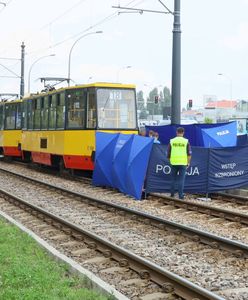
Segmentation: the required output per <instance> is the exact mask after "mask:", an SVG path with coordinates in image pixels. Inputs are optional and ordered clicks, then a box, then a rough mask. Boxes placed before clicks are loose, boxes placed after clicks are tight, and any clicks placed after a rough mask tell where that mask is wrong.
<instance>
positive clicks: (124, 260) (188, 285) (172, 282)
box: [0, 189, 224, 300]
mask: <svg viewBox="0 0 248 300" xmlns="http://www.w3.org/2000/svg"><path fill="white" fill-rule="evenodd" d="M0 193H1V194H2V195H3V197H4V199H5V200H7V201H9V202H10V203H13V201H14V204H16V203H17V205H18V206H20V207H21V208H22V209H26V208H28V209H27V210H28V211H30V209H31V210H34V211H35V214H34V215H37V217H39V218H40V219H43V217H42V216H45V218H44V219H45V221H46V222H47V221H48V220H47V217H48V218H50V219H52V220H55V221H56V222H57V223H59V224H62V225H63V226H66V227H68V229H69V231H70V234H71V235H72V236H74V237H75V238H77V239H80V237H79V235H83V236H84V238H83V241H84V242H85V243H86V244H88V246H89V247H90V248H92V249H94V250H98V251H100V252H101V253H103V254H104V255H105V256H106V257H109V258H112V259H114V260H116V261H118V262H119V263H120V265H121V266H126V267H129V268H130V269H132V270H134V271H136V272H138V273H139V274H140V276H141V278H146V279H150V280H151V281H153V282H155V283H157V284H158V285H159V286H161V287H162V288H163V289H164V290H165V292H170V293H171V292H174V293H176V294H177V295H178V296H180V297H182V298H183V299H186V300H192V299H195V300H196V299H199V300H200V299H201V300H207V299H208V300H224V298H222V297H221V296H218V295H216V294H214V293H212V292H211V291H209V290H207V289H204V288H202V287H200V286H198V285H196V284H194V283H192V282H190V281H188V280H187V279H184V278H183V277H181V276H178V275H176V274H174V273H172V272H170V271H168V270H166V269H164V268H162V267H160V266H158V265H156V264H155V263H153V262H151V261H148V260H147V259H144V258H142V257H140V256H138V255H136V254H134V253H132V252H130V251H128V250H126V249H124V248H121V247H119V246H117V245H115V244H112V243H111V242H109V241H108V240H106V239H104V238H102V237H100V236H98V235H96V234H94V233H92V232H90V231H88V230H85V229H82V228H81V227H79V226H77V225H75V224H73V223H71V222H69V221H66V220H64V219H63V218H60V217H58V216H56V215H54V214H52V213H50V212H48V211H46V210H44V209H43V208H40V207H38V206H36V205H33V204H31V203H29V202H27V201H25V200H23V199H21V198H19V197H16V196H15V195H12V194H11V193H9V192H7V191H5V190H4V189H0ZM49 223H50V224H51V222H49ZM63 230H64V231H65V229H63ZM65 232H66V233H68V230H66V231H65ZM85 237H86V239H85ZM106 249H107V250H106Z"/></svg>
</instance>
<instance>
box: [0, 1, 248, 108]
mask: <svg viewBox="0 0 248 300" xmlns="http://www.w3.org/2000/svg"><path fill="white" fill-rule="evenodd" d="M1 2H5V3H6V4H7V5H6V6H3V5H0V28H1V34H0V42H1V47H0V57H1V58H3V57H13V58H20V54H21V47H20V46H21V43H22V42H24V43H25V45H26V56H25V91H27V86H28V73H29V71H30V67H31V66H32V64H33V63H34V62H35V61H36V60H37V59H39V58H41V57H43V56H46V55H50V54H56V56H54V57H46V58H42V59H41V60H39V61H38V62H36V63H35V64H34V65H33V67H32V70H31V73H30V78H31V80H30V84H31V91H32V92H36V91H39V90H40V89H41V88H42V85H41V83H40V82H39V81H38V80H37V79H38V78H40V77H47V76H57V77H67V74H68V58H69V52H70V49H71V47H72V45H73V43H74V42H75V41H76V40H77V39H78V38H80V37H81V36H83V35H85V34H87V33H89V32H95V31H100V30H102V31H103V33H102V34H92V35H88V36H85V37H83V38H82V39H81V40H80V41H78V42H77V43H76V45H75V47H74V48H73V51H72V54H71V78H72V79H73V80H74V81H75V83H77V84H79V83H87V82H92V81H105V82H116V81H119V82H123V83H134V84H136V86H137V90H140V89H142V90H144V92H145V93H146V92H148V90H149V89H151V87H155V86H158V87H159V86H161V85H163V86H164V85H166V86H168V87H169V88H171V68H172V66H171V61H172V27H173V16H172V15H167V14H156V13H143V14H139V13H121V14H118V10H117V9H114V8H112V6H114V5H121V6H128V7H135V8H143V9H150V10H161V11H164V10H165V9H164V7H163V6H162V5H161V3H159V1H158V0H133V1H132V0H104V1H103V0H81V1H79V0H70V1H65V0H52V1H51V0H43V1H38V0H22V1H20V0H5V1H4V0H2V1H1ZM162 2H163V3H164V4H165V5H166V6H168V7H169V8H170V9H171V10H173V9H174V7H173V6H174V1H173V0H162ZM247 11H248V0H236V1H231V0H208V1H207V0H182V1H181V28H182V106H185V104H186V103H187V101H188V99H193V104H194V107H195V108H197V107H198V106H201V105H202V99H203V95H216V96H217V99H230V97H231V95H232V97H233V99H248V91H247V71H248V62H247V53H248V18H247ZM121 12H124V11H123V10H121ZM0 63H1V64H3V65H4V66H5V67H7V68H9V69H11V70H12V71H13V72H15V73H17V74H20V62H19V61H13V60H6V59H1V60H0ZM127 66H131V67H130V68H127ZM218 73H222V74H223V75H222V76H218ZM11 75H13V74H10V72H9V71H7V70H6V69H4V68H3V67H2V66H1V65H0V76H11ZM19 89H20V88H19V79H11V78H9V79H7V78H0V93H4V92H12V93H19Z"/></svg>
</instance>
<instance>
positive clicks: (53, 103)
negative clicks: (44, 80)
mask: <svg viewBox="0 0 248 300" xmlns="http://www.w3.org/2000/svg"><path fill="white" fill-rule="evenodd" d="M48 106H49V109H48V129H49V130H55V129H56V111H57V98H56V94H52V95H49V96H48Z"/></svg>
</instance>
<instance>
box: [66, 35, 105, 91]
mask: <svg viewBox="0 0 248 300" xmlns="http://www.w3.org/2000/svg"><path fill="white" fill-rule="evenodd" d="M97 33H103V31H95V32H89V33H86V34H84V35H82V36H80V37H79V38H78V39H77V40H76V41H75V42H74V43H73V45H72V46H71V49H70V53H69V59H68V76H67V80H68V86H70V81H71V53H72V50H73V48H74V46H75V45H76V43H77V42H78V41H80V40H81V39H82V38H84V37H86V36H87V35H91V34H97Z"/></svg>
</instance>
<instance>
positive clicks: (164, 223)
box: [1, 169, 248, 257]
mask: <svg viewBox="0 0 248 300" xmlns="http://www.w3.org/2000/svg"><path fill="white" fill-rule="evenodd" d="M1 171H4V172H6V173H10V174H11V175H13V176H16V177H20V178H22V179H25V180H27V181H30V182H35V183H37V184H39V185H44V186H47V187H49V188H50V189H51V190H57V191H61V192H62V193H66V194H67V195H68V196H74V197H75V198H77V199H78V200H79V201H84V202H87V204H90V205H94V206H98V207H101V208H102V209H105V210H107V211H108V210H109V211H113V210H115V211H119V213H120V212H121V211H122V212H123V213H126V214H129V215H130V218H137V219H140V220H141V221H144V222H145V223H146V224H151V225H154V226H157V227H159V228H160V229H165V230H170V231H171V232H173V233H175V234H182V235H184V236H186V237H187V238H190V239H192V240H193V241H198V242H201V243H203V244H206V245H209V246H211V247H212V248H214V249H223V250H226V251H230V252H232V253H233V254H235V255H236V256H237V257H248V245H246V244H244V243H241V242H236V241H233V240H230V239H228V238H224V237H220V236H217V235H215V234H211V233H209V232H205V231H202V230H199V229H195V228H192V227H189V226H186V225H182V224H179V223H176V222H173V221H168V220H166V219H163V218H161V217H156V216H154V215H151V214H148V213H146V212H141V211H137V210H134V209H132V208H128V207H125V206H122V205H119V204H115V203H110V202H106V201H104V200H100V199H97V198H94V197H91V196H89V195H86V194H84V193H78V192H74V191H70V190H68V189H65V188H62V187H58V186H54V185H52V184H50V183H47V182H43V181H39V180H37V179H34V178H31V177H28V176H25V175H22V174H17V173H14V172H12V171H8V170H2V169H1ZM173 199H174V198H173Z"/></svg>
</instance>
